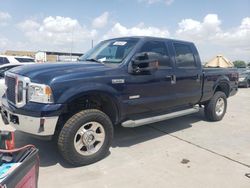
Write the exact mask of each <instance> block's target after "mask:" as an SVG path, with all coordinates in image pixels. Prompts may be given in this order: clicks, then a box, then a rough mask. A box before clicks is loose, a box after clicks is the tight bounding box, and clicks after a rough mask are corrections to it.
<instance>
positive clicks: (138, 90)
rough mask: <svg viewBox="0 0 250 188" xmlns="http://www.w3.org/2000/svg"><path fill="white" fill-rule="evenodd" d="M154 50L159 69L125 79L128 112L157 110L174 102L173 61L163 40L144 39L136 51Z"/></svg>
mask: <svg viewBox="0 0 250 188" xmlns="http://www.w3.org/2000/svg"><path fill="white" fill-rule="evenodd" d="M142 52H154V53H157V54H158V55H159V58H158V62H159V69H158V70H157V71H155V72H154V73H152V74H145V75H133V74H131V75H129V77H128V79H127V80H126V93H127V95H125V97H126V100H125V101H126V103H127V112H128V114H131V115H132V114H135V113H138V112H139V113H144V112H157V111H162V110H166V109H168V108H169V107H172V106H173V105H174V103H175V92H174V89H173V88H174V84H173V83H172V82H171V79H172V76H173V74H174V73H173V63H172V62H171V58H170V57H169V53H168V49H167V46H166V43H165V41H164V40H153V41H152V40H149V41H145V42H144V43H143V44H142V46H141V48H140V49H139V51H138V53H142Z"/></svg>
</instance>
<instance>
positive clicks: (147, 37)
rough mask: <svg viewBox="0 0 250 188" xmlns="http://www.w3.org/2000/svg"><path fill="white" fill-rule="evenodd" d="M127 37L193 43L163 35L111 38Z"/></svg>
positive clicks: (126, 37)
mask: <svg viewBox="0 0 250 188" xmlns="http://www.w3.org/2000/svg"><path fill="white" fill-rule="evenodd" d="M128 38H135V39H158V40H169V41H173V42H185V43H193V42H190V41H185V40H178V39H170V38H164V37H153V36H125V37H117V38H113V39H128Z"/></svg>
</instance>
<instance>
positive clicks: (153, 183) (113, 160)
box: [0, 88, 250, 188]
mask: <svg viewBox="0 0 250 188" xmlns="http://www.w3.org/2000/svg"><path fill="white" fill-rule="evenodd" d="M1 125H2V122H1V123H0V127H1V128H2V127H4V126H1ZM5 128H7V127H6V126H5ZM16 136H17V144H18V145H19V146H21V145H24V144H28V143H32V144H35V145H36V146H37V147H38V148H39V149H40V160H41V164H40V166H41V167H40V177H39V187H46V188H48V187H61V188H62V187H71V188H73V187H91V188H95V187H114V188H117V187H119V188H120V187H143V188H144V187H157V188H158V187H164V188H166V187H192V188H194V187H197V188H200V187H213V188H214V187H227V188H229V187H233V188H235V187H241V188H244V187H246V188H249V187H250V178H247V177H246V176H245V174H246V173H250V89H244V88H242V89H240V91H239V92H238V94H237V95H236V96H234V97H232V98H230V99H229V102H228V111H227V114H226V116H225V117H224V119H223V120H222V121H220V122H216V123H212V122H207V121H206V120H205V118H204V116H203V112H200V113H197V114H194V115H190V116H186V117H182V118H177V119H172V120H168V121H164V122H161V123H156V124H151V125H148V126H143V127H139V128H135V129H125V128H116V130H115V140H114V142H113V146H112V148H111V150H110V155H109V156H107V157H106V158H105V159H104V160H102V161H100V162H98V163H95V164H93V165H89V166H84V167H79V168H72V167H70V166H69V165H67V164H66V163H64V162H63V160H62V158H61V157H60V156H59V155H58V153H57V149H56V145H55V144H54V143H53V142H49V141H41V140H36V139H34V138H31V137H28V136H26V135H24V134H22V133H16Z"/></svg>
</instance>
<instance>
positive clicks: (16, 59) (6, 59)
mask: <svg viewBox="0 0 250 188" xmlns="http://www.w3.org/2000/svg"><path fill="white" fill-rule="evenodd" d="M8 63H10V64H12V63H13V64H17V63H35V60H34V59H33V58H31V57H26V56H9V55H0V65H4V64H8Z"/></svg>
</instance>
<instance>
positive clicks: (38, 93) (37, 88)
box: [28, 83, 54, 103]
mask: <svg viewBox="0 0 250 188" xmlns="http://www.w3.org/2000/svg"><path fill="white" fill-rule="evenodd" d="M28 100H29V101H32V102H38V103H53V102H54V100H53V95H52V90H51V88H50V87H49V86H47V85H44V84H35V83H30V84H29V88H28Z"/></svg>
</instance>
